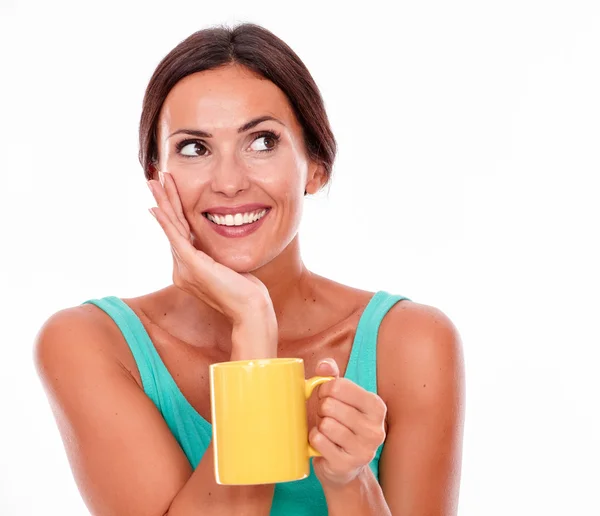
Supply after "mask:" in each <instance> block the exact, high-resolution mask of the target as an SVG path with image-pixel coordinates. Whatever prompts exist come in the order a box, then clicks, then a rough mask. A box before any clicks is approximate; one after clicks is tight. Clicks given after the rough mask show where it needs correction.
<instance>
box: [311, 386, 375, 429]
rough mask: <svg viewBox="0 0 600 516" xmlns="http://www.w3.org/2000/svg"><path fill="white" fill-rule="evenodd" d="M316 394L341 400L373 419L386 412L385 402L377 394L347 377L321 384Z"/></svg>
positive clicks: (320, 396)
mask: <svg viewBox="0 0 600 516" xmlns="http://www.w3.org/2000/svg"><path fill="white" fill-rule="evenodd" d="M318 396H319V398H326V397H328V396H330V397H332V398H335V399H338V400H340V401H343V402H344V403H346V404H348V405H350V406H352V407H355V408H356V409H357V410H359V411H360V412H362V413H363V414H365V415H367V416H368V417H369V418H370V419H373V420H378V419H381V418H382V416H384V415H385V413H386V406H385V403H384V402H383V400H382V399H381V398H380V397H379V396H378V395H377V394H374V393H372V392H369V391H367V390H365V389H363V388H362V387H361V386H359V385H357V384H355V383H354V382H353V381H351V380H348V379H347V378H337V379H335V380H333V381H331V382H327V383H324V384H322V385H321V386H320V387H319V392H318Z"/></svg>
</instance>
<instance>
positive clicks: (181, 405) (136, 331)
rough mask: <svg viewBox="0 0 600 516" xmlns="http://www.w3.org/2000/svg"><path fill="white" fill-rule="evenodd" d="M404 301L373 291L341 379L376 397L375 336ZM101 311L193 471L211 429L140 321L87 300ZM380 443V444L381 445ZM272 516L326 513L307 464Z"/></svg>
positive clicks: (116, 303)
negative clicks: (120, 336) (305, 472)
mask: <svg viewBox="0 0 600 516" xmlns="http://www.w3.org/2000/svg"><path fill="white" fill-rule="evenodd" d="M403 299H408V298H406V297H403V296H398V295H392V294H389V293H387V292H385V291H382V290H381V291H378V292H377V293H375V295H374V296H373V297H372V298H371V299H370V301H369V303H368V304H367V306H366V308H365V309H364V311H363V313H362V315H361V317H360V319H359V322H358V326H357V328H356V334H355V336H354V341H353V343H352V350H351V352H350V358H349V360H348V365H347V367H346V373H345V375H344V377H345V378H348V379H349V380H351V381H353V382H354V383H356V384H358V385H359V386H361V387H362V388H363V389H365V390H367V391H370V392H373V393H377V334H378V331H379V325H380V324H381V321H382V319H383V317H384V316H385V314H386V313H387V312H388V311H389V310H390V308H392V306H394V305H395V304H396V303H397V302H398V301H401V300H403ZM86 303H89V304H94V305H96V306H98V307H99V308H100V309H102V310H103V311H104V312H106V313H107V314H108V315H109V316H110V317H111V318H112V319H113V321H114V322H115V323H116V325H117V326H118V327H119V329H120V330H121V333H122V334H123V336H124V338H125V340H126V341H127V344H128V345H129V348H130V350H131V353H132V355H133V358H134V359H135V362H136V364H137V367H138V370H139V373H140V377H141V380H142V385H143V388H144V392H145V393H146V395H147V396H148V397H149V398H150V399H151V400H152V401H153V402H154V405H156V408H157V409H158V410H159V411H160V413H161V414H162V417H163V418H164V420H165V422H166V424H167V425H168V427H169V429H170V430H171V433H172V434H173V436H174V437H175V439H176V440H177V442H178V443H179V445H180V446H181V448H182V450H183V451H184V453H185V455H186V456H187V458H188V460H189V462H190V464H191V466H192V468H196V466H197V465H198V463H199V462H200V460H201V459H202V456H203V455H204V452H205V451H206V449H207V448H208V446H209V444H210V440H211V439H212V425H211V424H210V423H209V422H208V421H206V419H204V418H203V417H202V416H201V415H200V414H199V413H198V412H197V411H196V410H195V409H194V408H193V407H192V405H191V404H190V403H189V402H188V400H187V399H186V398H185V396H184V395H183V393H182V392H181V391H180V390H179V387H178V386H177V384H176V383H175V380H174V379H173V377H172V376H171V374H170V373H169V371H168V369H167V368H166V366H165V364H164V363H163V361H162V360H161V358H160V356H159V354H158V352H157V351H156V349H155V347H154V344H153V343H152V341H151V340H150V337H149V335H148V333H147V332H146V329H145V328H144V326H143V324H142V321H141V320H140V319H139V317H138V316H137V315H136V314H135V312H134V311H133V310H132V309H131V308H130V307H129V306H128V305H127V304H126V303H125V302H123V301H122V300H121V299H119V298H118V297H115V296H107V297H104V298H101V299H89V300H87V301H84V303H82V304H86ZM384 444H385V443H384ZM383 446H384V445H383V444H382V445H381V446H380V447H379V449H378V450H377V453H376V455H375V458H374V459H373V461H372V462H371V463H370V464H369V466H370V468H371V470H372V471H373V473H374V475H375V478H377V480H378V481H379V458H380V456H381V451H382V449H383ZM270 514H271V516H284V515H285V516H320V515H326V514H327V503H326V500H325V495H324V493H323V488H322V487H321V483H320V482H319V479H318V478H317V477H316V475H315V473H314V469H313V465H312V458H311V460H310V475H309V476H308V477H307V478H305V479H302V480H296V481H292V482H282V483H278V484H276V485H275V493H274V495H273V503H272V506H271V512H270Z"/></svg>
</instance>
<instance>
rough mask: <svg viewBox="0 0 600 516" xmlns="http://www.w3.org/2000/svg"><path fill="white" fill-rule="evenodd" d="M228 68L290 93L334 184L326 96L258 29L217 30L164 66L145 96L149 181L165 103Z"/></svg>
mask: <svg viewBox="0 0 600 516" xmlns="http://www.w3.org/2000/svg"><path fill="white" fill-rule="evenodd" d="M227 64H239V65H243V66H245V67H246V68H248V69H250V70H253V71H254V72H256V73H258V74H259V75H261V76H262V77H265V78H266V79H268V80H270V81H271V82H273V83H274V84H275V85H276V86H278V87H279V89H281V90H282V91H283V93H285V95H286V96H287V98H288V99H289V101H290V104H291V106H292V109H293V110H294V114H295V115H296V118H297V119H298V122H299V123H300V125H301V126H302V129H303V133H304V142H305V146H306V149H307V151H308V155H309V158H311V159H312V160H313V161H315V162H317V163H320V164H322V165H323V167H324V169H325V172H326V175H327V182H329V180H330V179H331V172H332V168H333V162H334V159H335V154H336V150H337V145H336V141H335V138H334V136H333V132H332V131H331V127H330V125H329V120H328V118H327V113H326V112H325V106H324V104H323V99H322V98H321V93H320V92H319V89H318V87H317V85H316V84H315V81H314V80H313V78H312V76H311V75H310V73H309V71H308V70H307V68H306V66H304V63H302V61H301V60H300V58H299V57H298V56H297V55H296V54H295V52H294V51H293V50H292V49H291V48H290V47H289V46H288V45H287V44H286V43H284V42H283V41H282V40H281V39H279V38H278V37H277V36H275V35H274V34H273V33H272V32H270V31H268V30H267V29H265V28H263V27H261V26H259V25H255V24H253V23H243V24H241V25H238V26H236V27H233V28H229V27H223V26H218V27H211V28H207V29H204V30H200V31H198V32H195V33H194V34H192V35H191V36H189V37H188V38H187V39H185V40H184V41H182V42H181V43H179V45H177V46H176V47H175V48H174V49H173V50H171V52H169V53H168V54H167V55H166V56H165V57H164V59H163V60H162V61H161V62H160V63H159V65H158V67H157V68H156V70H155V71H154V74H153V75H152V78H151V79H150V82H149V84H148V87H147V89H146V94H145V95H144V102H143V106H142V116H141V119H140V128H139V136H140V152H139V160H140V163H141V165H142V167H143V168H144V173H145V175H146V179H151V177H152V170H151V165H153V164H154V163H156V161H157V159H158V146H157V141H156V127H157V124H158V117H159V114H160V110H161V108H162V105H163V102H164V101H165V99H166V98H167V95H168V94H169V92H170V91H171V89H172V88H173V86H175V84H177V82H179V81H180V80H181V79H183V78H184V77H186V76H188V75H191V74H193V73H196V72H201V71H203V70H210V69H213V68H217V67H219V66H223V65H227Z"/></svg>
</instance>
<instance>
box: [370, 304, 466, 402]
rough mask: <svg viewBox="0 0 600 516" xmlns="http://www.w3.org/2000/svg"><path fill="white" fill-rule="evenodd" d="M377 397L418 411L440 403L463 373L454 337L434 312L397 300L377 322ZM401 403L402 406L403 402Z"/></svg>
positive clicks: (452, 330) (450, 326)
mask: <svg viewBox="0 0 600 516" xmlns="http://www.w3.org/2000/svg"><path fill="white" fill-rule="evenodd" d="M377 354H378V373H379V374H378V384H379V386H380V391H381V394H382V397H384V399H386V398H387V399H386V402H388V400H392V399H397V400H404V402H409V403H413V404H415V408H416V407H420V408H422V407H423V405H424V404H428V403H433V402H434V400H438V401H439V399H441V398H442V397H443V393H444V392H445V391H446V392H448V391H449V389H450V386H454V387H456V385H457V381H458V383H460V381H461V378H462V377H463V374H464V359H463V350H462V341H461V338H460V334H459V332H458V330H457V328H456V326H455V325H454V323H453V322H452V321H451V320H450V318H449V317H448V316H447V315H446V314H445V313H444V312H443V311H442V310H441V309H439V308H437V307H434V306H430V305H426V304H422V303H417V302H414V301H408V300H406V301H402V302H399V303H396V304H395V305H394V306H393V307H392V308H391V309H390V310H389V312H388V314H387V315H386V317H385V318H384V319H383V321H382V323H381V326H380V329H379V335H378V343H377ZM404 402H403V403H404Z"/></svg>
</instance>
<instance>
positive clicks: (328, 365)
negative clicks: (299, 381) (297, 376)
mask: <svg viewBox="0 0 600 516" xmlns="http://www.w3.org/2000/svg"><path fill="white" fill-rule="evenodd" d="M315 374H317V375H318V376H335V377H336V378H337V377H338V376H339V375H340V368H339V367H338V365H337V362H336V361H335V360H334V359H333V358H324V359H322V360H320V361H319V363H318V364H317V367H316V369H315Z"/></svg>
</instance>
